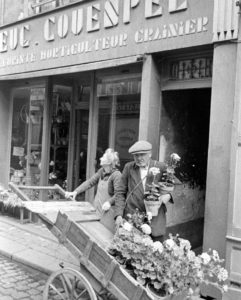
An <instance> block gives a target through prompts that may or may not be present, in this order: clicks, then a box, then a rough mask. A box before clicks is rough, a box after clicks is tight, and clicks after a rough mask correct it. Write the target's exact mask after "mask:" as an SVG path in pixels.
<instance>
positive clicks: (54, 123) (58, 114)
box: [49, 85, 72, 188]
mask: <svg viewBox="0 0 241 300" xmlns="http://www.w3.org/2000/svg"><path fill="white" fill-rule="evenodd" d="M71 94H72V89H71V88H70V87H65V86H59V85H55V86H54V87H53V97H52V108H51V111H52V117H51V141H50V161H49V184H51V185H53V184H59V185H60V186H62V187H64V188H65V187H66V179H67V161H68V144H69V127H70V108H71Z"/></svg>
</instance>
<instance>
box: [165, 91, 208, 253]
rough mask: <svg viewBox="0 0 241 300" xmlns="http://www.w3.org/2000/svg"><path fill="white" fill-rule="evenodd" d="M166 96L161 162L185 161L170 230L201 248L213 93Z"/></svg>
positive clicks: (182, 165) (182, 166) (187, 92)
mask: <svg viewBox="0 0 241 300" xmlns="http://www.w3.org/2000/svg"><path fill="white" fill-rule="evenodd" d="M162 96H163V100H162V111H161V126H160V153H159V159H160V160H161V161H167V159H168V157H169V155H170V154H171V153H173V152H175V153H178V154H179V155H180V157H181V161H180V165H179V166H178V168H177V169H176V176H177V178H178V179H179V180H180V181H179V182H177V183H178V184H177V185H176V188H175V199H176V202H175V206H174V208H173V211H172V212H171V211H170V210H169V211H168V225H169V226H170V227H169V229H168V230H169V231H170V232H171V233H179V234H180V236H182V237H183V238H187V239H189V240H190V242H191V244H192V246H193V248H198V247H201V246H202V239H203V224H204V208H205V190H206V173H207V159H208V141H209V119H210V103H211V89H209V88H206V89H190V90H178V91H166V92H163V95H162ZM169 213H170V214H169Z"/></svg>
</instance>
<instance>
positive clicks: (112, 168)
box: [65, 148, 121, 232]
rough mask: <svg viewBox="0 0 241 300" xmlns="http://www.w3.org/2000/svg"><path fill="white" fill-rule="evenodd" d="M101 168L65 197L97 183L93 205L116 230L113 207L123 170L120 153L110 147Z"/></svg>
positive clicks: (104, 222)
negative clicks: (121, 169)
mask: <svg viewBox="0 0 241 300" xmlns="http://www.w3.org/2000/svg"><path fill="white" fill-rule="evenodd" d="M100 165H101V168H100V169H99V170H98V171H97V172H96V173H95V174H94V175H93V176H92V177H91V178H90V179H88V180H86V181H85V182H83V183H82V184H81V185H80V186H78V187H77V188H76V189H75V190H74V191H73V192H66V193H65V197H66V198H69V197H73V199H74V200H75V198H76V196H77V195H78V194H80V193H83V192H85V191H86V190H88V189H90V188H92V187H93V186H96V185H97V191H96V194H95V198H94V202H93V206H94V207H95V209H96V211H97V213H98V214H99V215H100V216H101V222H102V223H103V224H104V225H105V226H106V227H107V228H108V229H110V230H111V231H113V232H114V230H115V225H114V210H113V209H112V208H111V206H113V205H114V204H115V192H116V189H117V186H118V185H119V182H120V178H121V172H120V171H119V170H118V169H117V167H118V166H119V155H118V153H117V152H115V151H114V150H113V149H111V148H109V149H107V150H106V151H105V153H104V155H103V156H102V157H101V158H100Z"/></svg>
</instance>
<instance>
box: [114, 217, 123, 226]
mask: <svg viewBox="0 0 241 300" xmlns="http://www.w3.org/2000/svg"><path fill="white" fill-rule="evenodd" d="M122 224H123V218H122V216H118V217H117V218H116V219H115V227H116V229H118V228H119V227H120V226H121V225H122Z"/></svg>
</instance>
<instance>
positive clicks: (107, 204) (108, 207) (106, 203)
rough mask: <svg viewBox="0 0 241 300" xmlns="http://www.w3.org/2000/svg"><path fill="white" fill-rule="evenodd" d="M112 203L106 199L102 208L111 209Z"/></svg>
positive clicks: (104, 209)
mask: <svg viewBox="0 0 241 300" xmlns="http://www.w3.org/2000/svg"><path fill="white" fill-rule="evenodd" d="M110 207H111V205H110V202H109V201H106V202H105V203H104V204H103V205H102V209H103V211H108V210H109V209H110Z"/></svg>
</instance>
